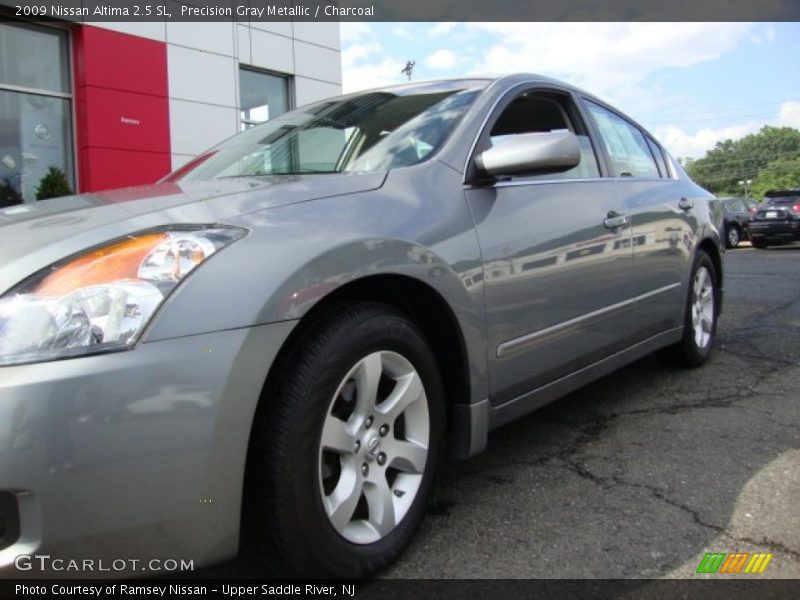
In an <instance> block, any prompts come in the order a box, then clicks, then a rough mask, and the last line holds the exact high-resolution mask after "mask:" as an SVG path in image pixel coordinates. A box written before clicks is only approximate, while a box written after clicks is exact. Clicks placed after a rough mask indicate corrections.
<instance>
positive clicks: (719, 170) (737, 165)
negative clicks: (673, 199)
mask: <svg viewBox="0 0 800 600" xmlns="http://www.w3.org/2000/svg"><path fill="white" fill-rule="evenodd" d="M795 158H800V131H798V130H797V129H794V128H792V127H770V126H764V127H762V128H761V130H760V131H759V132H758V133H751V134H750V135H747V136H745V137H743V138H742V139H740V140H736V141H734V140H724V141H720V142H717V143H716V145H715V146H714V148H712V149H711V150H709V151H708V152H707V153H706V155H705V156H704V157H703V158H699V159H697V160H694V161H686V170H687V172H688V173H689V175H690V176H691V177H692V179H694V180H695V181H696V182H697V183H699V184H700V185H702V186H703V187H705V188H706V189H708V190H710V191H711V192H714V193H716V194H719V195H723V194H727V195H739V194H741V193H742V188H741V186H740V185H739V181H741V180H743V179H752V180H753V181H754V184H753V189H754V190H755V189H756V185H757V184H758V177H759V173H760V172H761V170H762V169H764V168H765V167H766V166H767V165H769V164H770V163H772V162H774V161H781V160H789V161H791V160H793V159H795ZM759 189H761V187H760V186H759ZM762 193H763V192H762ZM754 195H755V194H754Z"/></svg>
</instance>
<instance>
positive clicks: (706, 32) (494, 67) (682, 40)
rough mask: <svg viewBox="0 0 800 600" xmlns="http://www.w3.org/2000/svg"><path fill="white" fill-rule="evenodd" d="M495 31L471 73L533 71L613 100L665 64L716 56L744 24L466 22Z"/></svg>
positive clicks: (739, 35) (686, 63)
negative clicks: (493, 41)
mask: <svg viewBox="0 0 800 600" xmlns="http://www.w3.org/2000/svg"><path fill="white" fill-rule="evenodd" d="M465 27H466V28H468V29H470V30H473V31H479V32H483V33H488V34H491V35H493V36H497V38H498V41H497V42H496V43H494V44H492V45H491V46H489V47H488V48H487V49H486V50H485V51H484V53H483V56H482V57H481V58H480V59H479V60H478V61H477V62H476V63H475V64H474V65H473V68H472V72H473V73H510V72H533V73H540V74H543V75H552V76H555V77H558V78H562V79H566V80H568V81H570V82H571V83H575V84H576V85H579V86H581V87H584V88H587V89H588V90H589V91H592V92H594V93H597V94H598V95H600V96H602V97H605V98H610V99H612V100H613V99H615V98H619V97H621V96H623V95H624V93H625V88H628V87H630V86H634V85H637V84H640V83H641V82H642V80H643V79H645V78H646V77H647V76H648V75H650V74H651V73H653V72H655V71H658V70H661V69H664V68H685V67H689V66H692V65H694V64H697V63H700V62H703V61H710V60H714V59H716V58H718V57H720V56H721V55H722V54H724V53H725V52H727V51H728V50H730V49H732V48H733V47H734V46H735V45H736V44H738V43H739V42H740V41H741V39H742V36H743V34H745V33H746V32H747V31H748V30H749V29H751V28H752V27H753V25H752V24H749V23H576V22H572V23H559V24H554V23H468V24H466V25H465Z"/></svg>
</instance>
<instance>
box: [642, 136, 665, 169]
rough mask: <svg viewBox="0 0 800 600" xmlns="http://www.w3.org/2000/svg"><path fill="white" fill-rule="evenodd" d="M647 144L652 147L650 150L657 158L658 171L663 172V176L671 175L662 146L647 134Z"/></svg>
mask: <svg viewBox="0 0 800 600" xmlns="http://www.w3.org/2000/svg"><path fill="white" fill-rule="evenodd" d="M647 145H648V146H649V147H650V152H652V153H653V157H654V158H655V159H656V165H658V171H659V173H661V177H664V178H667V177H669V169H668V168H667V159H666V158H665V157H664V152H663V151H662V150H661V146H659V145H658V144H657V143H656V141H655V140H654V139H653V138H651V137H650V136H647Z"/></svg>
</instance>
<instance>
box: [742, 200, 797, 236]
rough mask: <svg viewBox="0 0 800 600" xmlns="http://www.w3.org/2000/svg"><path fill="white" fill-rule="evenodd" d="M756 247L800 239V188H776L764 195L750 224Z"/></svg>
mask: <svg viewBox="0 0 800 600" xmlns="http://www.w3.org/2000/svg"><path fill="white" fill-rule="evenodd" d="M749 232H750V243H752V244H753V246H754V247H756V248H766V247H767V246H770V245H776V244H778V245H779V244H786V243H789V242H793V241H797V240H800V190H776V191H771V192H767V193H766V194H765V195H764V202H762V203H761V204H760V205H759V206H758V210H757V211H756V213H755V214H754V215H753V217H752V219H751V221H750V225H749Z"/></svg>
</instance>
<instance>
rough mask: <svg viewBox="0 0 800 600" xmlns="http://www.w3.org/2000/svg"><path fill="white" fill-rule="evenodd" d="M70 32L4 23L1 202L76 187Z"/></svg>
mask: <svg viewBox="0 0 800 600" xmlns="http://www.w3.org/2000/svg"><path fill="white" fill-rule="evenodd" d="M69 89H70V81H69V53H68V50H67V33H66V32H65V31H61V30H58V29H48V28H44V27H37V26H34V25H27V24H26V25H22V24H11V23H0V207H4V206H13V205H14V204H20V203H22V202H34V201H36V200H43V199H46V198H50V197H54V196H63V195H67V194H69V193H70V192H71V191H73V190H74V189H75V185H74V174H73V161H72V118H71V114H72V108H71V102H72V99H71V96H70V94H69Z"/></svg>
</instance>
